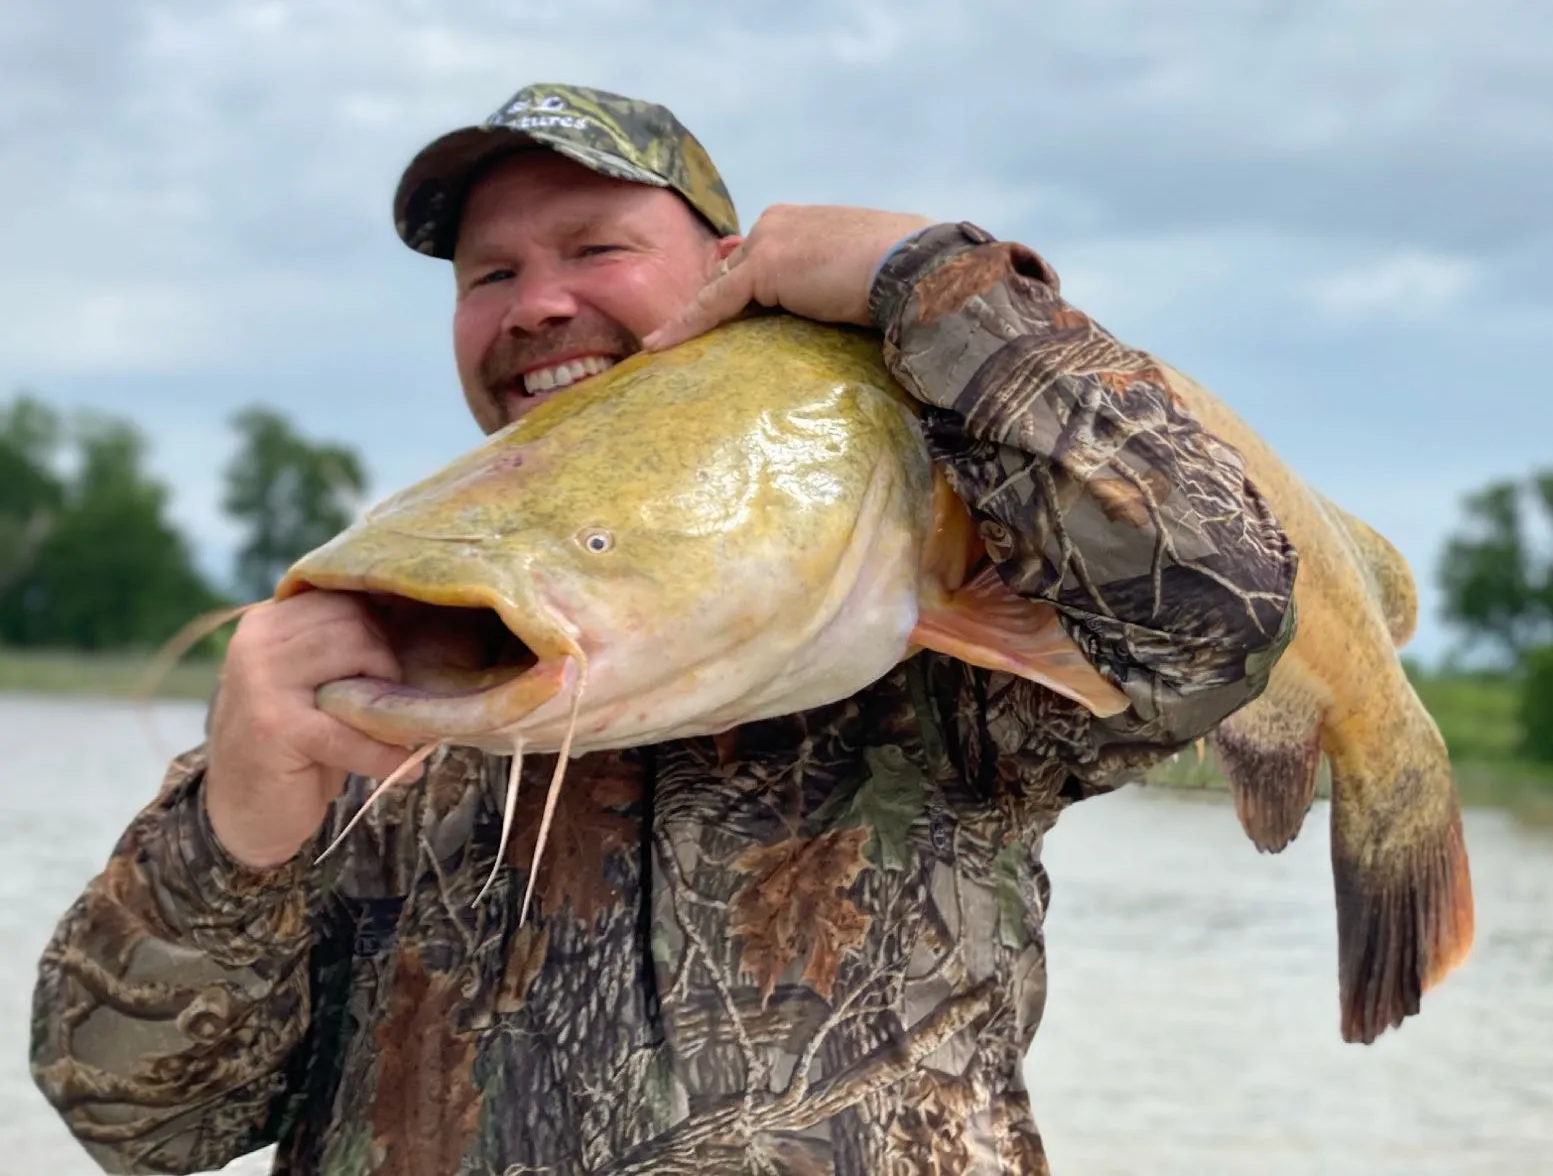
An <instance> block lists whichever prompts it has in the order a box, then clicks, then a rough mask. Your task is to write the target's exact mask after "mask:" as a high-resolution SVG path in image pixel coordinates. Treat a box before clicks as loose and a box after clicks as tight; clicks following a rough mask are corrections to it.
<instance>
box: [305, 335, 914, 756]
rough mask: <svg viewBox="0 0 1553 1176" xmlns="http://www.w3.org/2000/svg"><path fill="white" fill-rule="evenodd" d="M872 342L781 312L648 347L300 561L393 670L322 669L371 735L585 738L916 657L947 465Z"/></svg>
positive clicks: (309, 579)
mask: <svg viewBox="0 0 1553 1176" xmlns="http://www.w3.org/2000/svg"><path fill="white" fill-rule="evenodd" d="M878 350H879V348H878V342H877V339H870V338H869V337H867V336H865V335H864V334H863V333H862V332H851V331H842V330H837V329H835V328H823V329H821V328H817V327H815V326H813V325H812V324H806V323H803V322H801V321H799V320H793V319H788V318H778V317H770V318H762V319H756V320H750V321H745V322H740V323H735V324H731V325H730V326H728V327H725V328H722V329H721V330H719V331H717V332H713V333H712V334H710V335H708V336H705V337H703V338H701V339H698V340H693V341H691V342H690V343H687V344H685V345H682V346H681V347H679V348H676V349H674V350H673V351H671V352H668V353H665V354H662V355H654V356H647V355H638V356H635V357H633V358H632V359H629V360H627V361H626V362H624V363H622V364H619V365H618V366H616V367H615V368H613V369H611V370H610V371H608V372H606V373H604V374H602V375H600V376H598V377H596V378H594V379H592V380H590V381H588V382H587V383H586V384H584V385H582V386H580V387H578V388H576V389H573V390H572V391H570V392H568V393H567V394H566V395H565V396H562V397H558V398H556V399H555V400H553V401H550V402H548V403H546V404H544V405H542V406H541V407H539V408H538V409H536V410H535V411H533V412H531V413H529V414H527V415H525V416H524V417H522V418H521V419H520V420H518V421H516V422H514V423H513V424H512V425H510V426H508V427H507V428H506V429H504V430H502V431H500V432H498V433H496V434H494V435H493V436H491V437H490V438H488V439H487V440H486V442H485V443H484V444H482V445H481V446H480V447H478V448H477V449H475V450H474V451H472V452H470V453H468V454H466V455H464V456H462V457H461V458H459V459H458V460H456V461H454V462H453V463H452V464H450V465H449V466H447V467H446V468H444V469H443V470H441V471H440V472H438V473H436V474H435V475H433V476H432V477H430V478H428V479H426V480H425V481H422V482H420V483H419V484H417V485H415V486H412V487H410V488H409V489H406V490H404V491H402V492H400V493H398V494H396V495H394V496H393V497H391V498H389V499H388V500H386V501H385V502H383V503H382V504H380V505H379V506H377V507H376V508H374V509H373V510H372V511H370V512H369V513H368V514H367V516H366V517H365V518H364V519H362V520H361V522H359V523H358V524H357V525H355V526H353V527H351V528H350V529H349V530H347V531H345V532H344V533H342V534H341V535H339V536H338V537H337V538H335V539H334V540H333V541H331V542H330V543H328V544H326V545H325V546H323V547H321V548H319V549H318V550H316V551H314V552H312V553H311V554H309V555H307V556H306V557H304V558H303V559H302V560H300V561H299V562H298V563H297V564H296V565H295V566H294V567H293V568H292V569H291V570H290V571H289V572H288V573H287V575H286V576H285V577H284V579H283V580H282V582H281V584H280V585H279V587H278V589H277V592H276V596H277V598H284V597H287V596H291V595H295V594H296V593H298V592H303V591H307V590H312V589H324V590H330V591H339V592H355V593H361V594H362V595H363V596H364V598H365V599H366V600H367V601H368V602H369V604H370V606H371V609H372V611H373V613H374V614H375V616H376V617H377V619H378V621H379V622H380V624H381V626H382V628H383V630H384V631H385V633H386V634H387V637H388V640H389V641H390V643H391V644H392V646H393V647H394V650H395V652H396V654H397V655H398V658H399V660H400V663H401V666H402V669H403V677H402V680H401V681H398V682H389V681H381V680H374V679H370V678H354V679H349V680H345V681H338V682H332V683H329V684H327V685H325V686H324V687H323V688H322V689H321V691H320V693H319V697H318V704H319V706H320V707H321V709H323V710H324V711H326V712H327V713H330V714H332V715H334V716H335V717H337V718H339V719H341V720H343V721H345V722H346V723H348V724H350V725H351V726H353V727H356V728H358V729H360V730H362V731H365V732H367V733H368V734H371V735H373V736H375V737H377V738H380V739H383V740H386V741H389V742H393V743H397V744H401V745H406V746H411V745H416V744H421V743H426V742H432V741H445V742H452V743H460V744H465V745H469V746H475V747H481V748H484V749H486V750H492V751H503V750H507V749H510V748H511V747H512V746H513V743H514V740H515V739H516V738H521V739H522V741H523V743H524V745H525V746H527V747H528V748H529V749H531V750H534V751H554V750H556V749H557V748H559V747H560V746H561V745H562V742H563V739H564V737H565V733H566V729H567V728H568V726H569V716H570V714H571V711H572V708H573V705H574V704H575V705H576V729H575V736H574V739H573V742H572V743H571V747H572V750H573V753H574V754H580V753H582V752H585V751H587V750H589V749H591V748H600V747H625V746H631V745H634V744H642V743H649V742H656V741H659V740H664V739H669V738H675V737H682V736H689V735H697V734H712V733H716V732H717V731H721V730H724V729H727V728H729V727H731V726H734V725H737V724H739V723H743V722H748V721H751V720H754V719H759V718H763V717H769V716H771V715H776V714H782V713H791V712H795V711H799V710H803V709H806V708H808V707H811V706H816V705H820V704H822V703H825V702H830V701H834V700H836V699H839V698H844V697H846V696H848V695H849V694H851V693H854V692H856V691H857V690H859V689H861V688H862V687H864V686H866V685H867V684H868V683H870V682H872V681H874V680H875V679H877V678H878V677H880V676H881V675H883V674H884V673H885V672H887V671H888V670H889V669H890V668H891V667H892V666H893V665H894V664H895V663H896V662H897V661H899V660H900V659H901V657H902V656H904V655H905V653H906V652H907V650H908V646H909V638H910V636H911V634H912V631H913V628H914V626H915V625H916V623H917V619H918V607H917V605H918V591H919V584H918V579H919V570H920V567H919V565H920V562H921V553H922V551H923V548H924V544H925V542H926V541H927V539H928V537H929V533H930V531H931V529H932V526H933V512H934V505H933V494H932V477H933V475H932V470H931V465H930V462H929V460H928V456H927V452H926V448H925V445H924V443H923V441H922V438H921V436H920V433H919V431H918V428H917V425H916V420H915V417H914V414H913V412H912V411H911V409H910V407H909V405H908V403H907V401H906V398H905V395H904V393H903V392H902V391H900V390H899V388H898V387H897V386H896V385H895V384H894V383H893V381H892V380H891V379H890V377H889V375H888V373H887V371H886V370H885V369H884V367H883V365H882V363H881V362H880V359H879V357H878Z"/></svg>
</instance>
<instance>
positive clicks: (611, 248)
mask: <svg viewBox="0 0 1553 1176" xmlns="http://www.w3.org/2000/svg"><path fill="white" fill-rule="evenodd" d="M622 248H623V246H620V245H584V246H582V247H581V248H580V249H578V250H577V253H578V254H579V256H582V257H602V256H603V255H604V254H606V253H619V252H620V250H621V249H622Z"/></svg>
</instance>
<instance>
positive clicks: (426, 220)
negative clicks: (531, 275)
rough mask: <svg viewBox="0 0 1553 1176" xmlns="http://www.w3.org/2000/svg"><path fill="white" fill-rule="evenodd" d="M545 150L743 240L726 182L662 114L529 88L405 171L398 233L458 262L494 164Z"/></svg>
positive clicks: (560, 90)
mask: <svg viewBox="0 0 1553 1176" xmlns="http://www.w3.org/2000/svg"><path fill="white" fill-rule="evenodd" d="M536 143H537V144H539V145H541V146H544V147H548V148H551V149H552V150H554V151H558V152H560V153H561V154H562V155H565V156H567V157H568V158H571V159H574V160H576V161H577V162H578V163H580V164H582V165H583V166H584V167H589V168H592V169H593V170H594V171H596V172H599V173H601V174H603V175H606V176H614V177H615V178H616V179H621V180H631V181H634V182H635V183H639V184H652V185H654V186H655V187H659V188H671V189H673V190H674V191H676V192H678V193H679V194H680V195H681V196H683V197H684V198H685V200H686V201H687V202H688V203H689V204H690V206H691V208H693V209H695V210H696V212H698V213H700V214H701V216H702V217H703V218H704V219H705V220H706V222H707V223H708V224H709V225H711V227H712V229H713V230H714V231H715V232H716V233H717V234H718V236H729V235H731V234H735V233H737V232H738V231H739V217H738V214H737V213H736V212H735V211H734V207H733V200H732V198H731V197H729V195H728V189H727V188H726V187H725V186H724V184H723V180H722V177H721V176H720V175H718V173H717V168H716V167H714V166H713V165H712V160H711V157H710V156H708V155H707V153H706V149H705V148H704V147H702V146H701V144H700V143H699V142H698V141H697V140H696V137H695V136H694V135H692V134H691V133H690V132H689V131H688V130H686V129H685V127H684V125H683V124H682V123H681V122H680V121H679V120H678V119H677V118H675V117H674V115H673V114H672V113H671V112H670V111H669V110H668V109H667V108H666V107H663V106H657V105H655V104H653V103H651V102H642V101H640V100H638V99H635V98H623V97H621V96H620V95H618V94H610V93H607V92H605V91H603V90H592V89H588V88H587V87H585V86H560V85H549V84H539V85H533V86H525V87H523V89H521V90H519V91H518V92H517V93H516V94H514V95H513V96H512V97H511V98H510V99H508V100H507V102H506V103H505V104H504V105H503V106H502V107H501V109H500V110H498V111H496V113H495V114H493V115H491V116H490V117H489V118H488V119H486V120H485V122H484V123H482V124H480V125H479V126H471V127H464V128H462V129H460V130H457V131H452V132H450V133H449V134H446V135H443V136H442V137H441V138H440V139H437V140H436V141H434V142H433V143H431V144H430V145H428V146H427V147H425V148H424V149H422V151H421V152H420V154H419V155H417V156H416V157H415V158H414V159H413V160H411V161H410V166H409V167H407V168H406V169H405V172H404V176H403V177H402V178H401V179H400V181H399V190H398V191H397V192H396V193H395V194H394V225H395V227H396V228H397V229H398V230H399V236H400V237H401V238H402V239H403V240H404V243H405V244H406V245H408V246H409V247H410V248H411V249H415V250H417V251H419V252H421V253H426V254H430V255H431V256H432V257H442V258H451V257H452V256H453V245H454V242H455V241H456V240H457V238H458V220H459V213H460V210H461V209H462V207H463V203H464V197H465V195H467V193H468V189H469V182H470V179H471V177H473V176H474V174H475V173H476V171H477V170H478V169H479V168H481V167H482V166H484V165H485V164H487V163H489V162H491V161H492V160H495V159H497V158H499V157H501V156H503V155H506V154H508V153H510V152H512V151H514V150H519V149H521V148H522V147H524V146H527V145H532V144H536Z"/></svg>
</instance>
